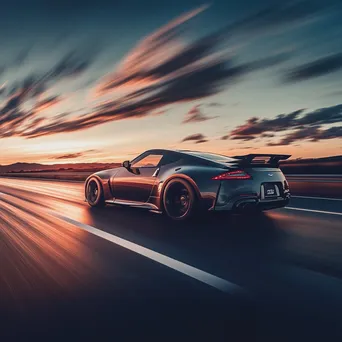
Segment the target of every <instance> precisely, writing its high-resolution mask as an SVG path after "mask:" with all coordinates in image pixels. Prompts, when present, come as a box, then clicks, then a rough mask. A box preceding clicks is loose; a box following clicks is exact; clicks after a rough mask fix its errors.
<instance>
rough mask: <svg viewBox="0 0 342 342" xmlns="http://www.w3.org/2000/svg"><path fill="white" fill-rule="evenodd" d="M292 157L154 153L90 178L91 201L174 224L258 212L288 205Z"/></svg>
mask: <svg viewBox="0 0 342 342" xmlns="http://www.w3.org/2000/svg"><path fill="white" fill-rule="evenodd" d="M289 157H290V155H278V154H249V155H244V156H235V157H227V156H224V155H219V154H214V153H206V152H196V151H186V150H164V149H154V150H149V151H146V152H144V153H142V154H140V155H139V156H138V157H136V158H135V159H133V160H132V161H124V162H123V163H122V166H121V167H117V168H114V169H110V170H104V171H100V172H97V173H94V174H92V175H91V176H89V177H88V178H87V180H86V181H85V198H86V201H87V202H88V203H89V205H90V206H92V207H97V206H104V205H106V204H115V205H126V206H131V207H139V208H145V209H148V210H153V211H158V212H162V213H165V214H166V215H167V216H169V217H170V218H172V219H174V220H185V219H188V218H190V217H191V216H193V215H194V214H196V213H198V212H202V213H203V212H204V211H230V212H243V211H246V210H248V211H250V212H254V213H256V212H260V211H262V210H268V209H273V208H280V207H284V206H286V205H287V204H288V202H289V199H290V191H289V186H288V183H287V181H286V179H285V176H284V174H283V173H282V171H281V170H280V169H279V161H280V160H284V159H288V158H289Z"/></svg>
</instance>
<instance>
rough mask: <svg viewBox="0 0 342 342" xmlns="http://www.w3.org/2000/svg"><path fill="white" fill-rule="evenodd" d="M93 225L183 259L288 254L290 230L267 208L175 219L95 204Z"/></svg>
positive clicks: (256, 259)
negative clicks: (285, 247)
mask: <svg viewBox="0 0 342 342" xmlns="http://www.w3.org/2000/svg"><path fill="white" fill-rule="evenodd" d="M89 215H90V217H91V221H92V224H93V225H94V226H95V227H100V229H101V227H105V229H106V230H107V231H108V232H111V233H113V234H119V235H120V236H121V237H124V238H127V239H129V240H131V241H134V242H136V243H140V244H143V245H144V246H146V247H148V248H152V249H154V250H157V251H159V252H162V253H166V254H167V255H172V256H177V257H178V258H181V259H182V260H189V261H195V260H198V259H201V260H202V261H207V262H210V263H215V262H216V263H222V261H223V262H224V260H228V258H234V260H239V262H240V263H243V262H244V261H246V262H247V261H248V263H250V262H252V263H253V264H255V263H259V262H260V263H263V262H265V260H266V262H268V260H274V259H275V258H276V257H280V256H281V254H282V250H283V249H282V248H281V247H282V246H283V245H284V244H285V243H286V234H285V232H284V231H283V230H282V229H279V227H278V223H277V221H276V220H274V219H272V218H271V217H270V216H269V215H268V214H267V213H261V214H260V215H257V216H255V215H249V214H247V213H246V214H242V215H234V214H220V213H212V214H207V215H201V216H199V217H197V218H195V219H193V220H191V221H189V222H175V221H172V220H170V219H168V218H167V217H165V216H163V215H160V214H154V213H150V212H148V211H144V210H141V209H135V208H127V207H109V206H107V207H105V208H101V209H97V208H96V209H94V208H91V209H89Z"/></svg>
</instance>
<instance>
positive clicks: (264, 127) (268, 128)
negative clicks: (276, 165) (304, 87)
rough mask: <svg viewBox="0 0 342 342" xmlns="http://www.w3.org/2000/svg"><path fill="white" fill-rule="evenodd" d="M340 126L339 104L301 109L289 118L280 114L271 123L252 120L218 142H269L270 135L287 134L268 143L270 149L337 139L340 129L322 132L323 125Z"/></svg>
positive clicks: (265, 120) (340, 110)
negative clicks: (275, 133)
mask: <svg viewBox="0 0 342 342" xmlns="http://www.w3.org/2000/svg"><path fill="white" fill-rule="evenodd" d="M340 123H342V104H339V105H336V106H331V107H324V108H319V109H317V110H314V111H311V112H308V113H305V114H304V109H300V110H297V111H295V112H292V113H289V114H281V115H278V116H277V117H275V118H274V119H259V118H257V117H252V118H250V119H248V120H247V121H246V123H245V124H244V125H241V126H238V127H236V128H235V129H233V130H232V131H231V132H230V133H229V134H226V135H224V136H223V137H222V138H221V139H223V140H227V139H232V140H244V141H248V140H253V139H256V138H259V137H260V138H273V137H274V136H275V135H274V133H273V132H286V131H291V132H290V133H288V134H287V135H286V136H285V137H284V138H283V139H282V140H281V141H280V142H276V143H275V142H270V143H269V145H270V146H276V145H279V144H280V145H289V144H291V143H292V142H295V141H297V140H303V139H311V140H312V141H318V140H323V139H333V138H339V137H340V136H339V132H340V129H341V128H340V127H330V128H328V129H323V128H322V126H324V125H331V124H340Z"/></svg>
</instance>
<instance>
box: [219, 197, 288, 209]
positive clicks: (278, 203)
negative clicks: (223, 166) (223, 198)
mask: <svg viewBox="0 0 342 342" xmlns="http://www.w3.org/2000/svg"><path fill="white" fill-rule="evenodd" d="M289 202H290V193H287V194H286V195H285V196H284V197H278V198H276V199H272V200H260V198H258V197H257V196H250V197H245V196H244V197H243V198H241V197H240V196H239V197H237V198H234V199H232V200H231V201H229V203H227V204H226V205H224V206H215V207H214V210H215V211H234V212H241V211H248V210H253V209H257V210H270V209H276V208H283V207H285V206H286V205H288V204H289Z"/></svg>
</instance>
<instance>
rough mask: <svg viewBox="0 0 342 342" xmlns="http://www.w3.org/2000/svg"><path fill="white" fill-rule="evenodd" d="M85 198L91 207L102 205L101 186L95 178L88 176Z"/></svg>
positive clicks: (103, 203) (103, 202) (103, 204)
mask: <svg viewBox="0 0 342 342" xmlns="http://www.w3.org/2000/svg"><path fill="white" fill-rule="evenodd" d="M85 194H86V200H87V202H88V204H89V205H90V206H91V207H104V206H105V201H104V196H103V188H102V185H101V183H100V181H99V180H98V179H97V178H90V179H89V181H88V182H87V184H86V187H85Z"/></svg>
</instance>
